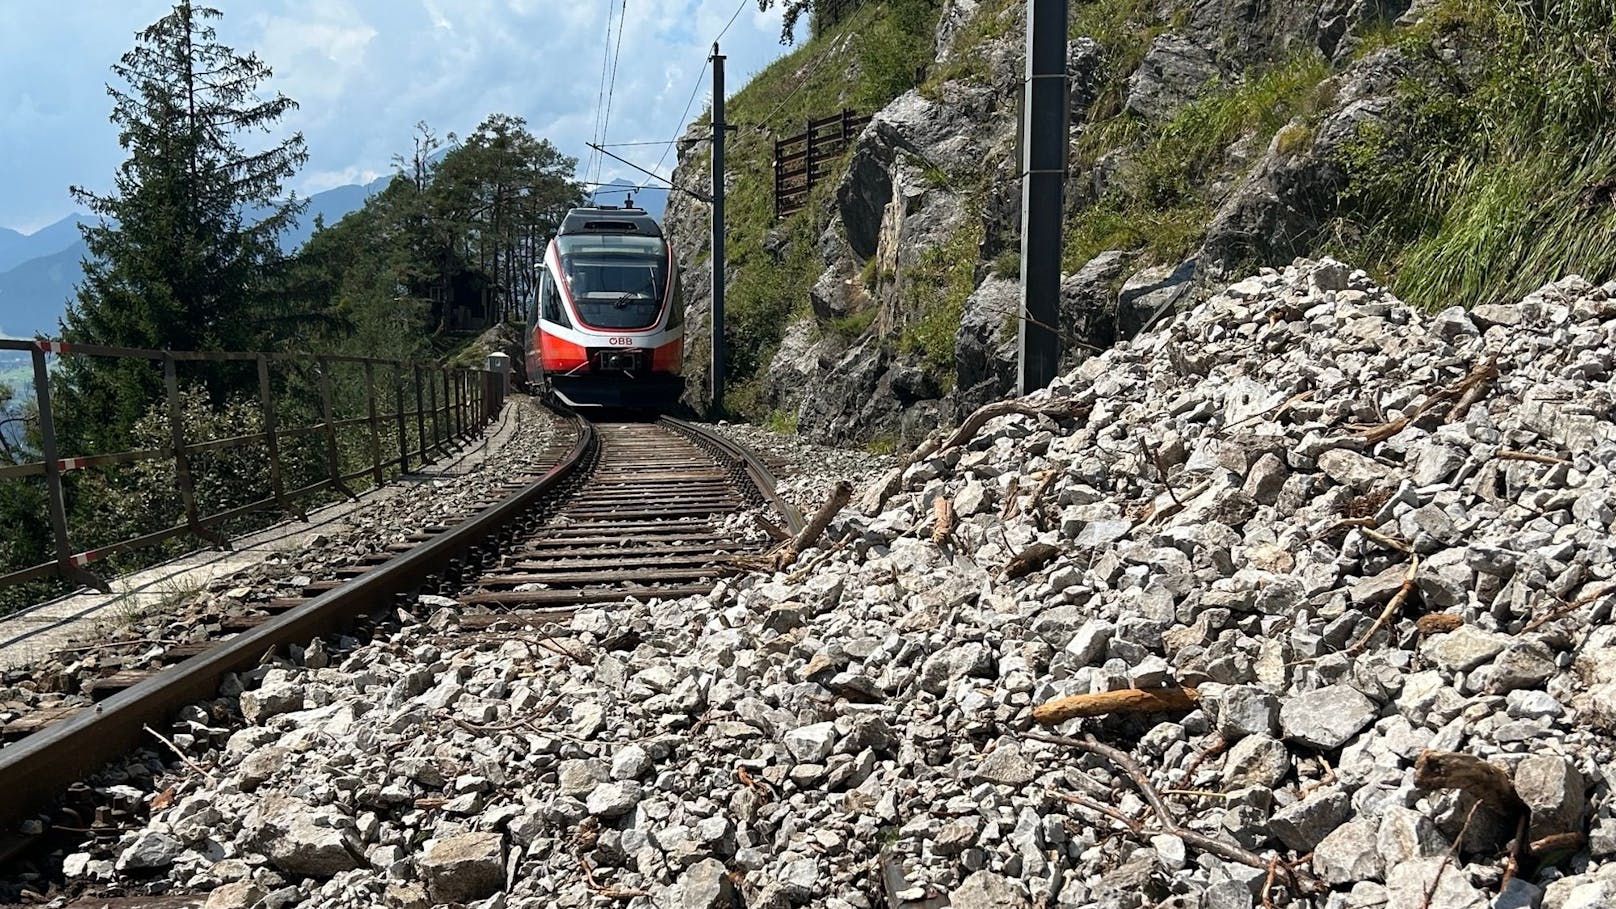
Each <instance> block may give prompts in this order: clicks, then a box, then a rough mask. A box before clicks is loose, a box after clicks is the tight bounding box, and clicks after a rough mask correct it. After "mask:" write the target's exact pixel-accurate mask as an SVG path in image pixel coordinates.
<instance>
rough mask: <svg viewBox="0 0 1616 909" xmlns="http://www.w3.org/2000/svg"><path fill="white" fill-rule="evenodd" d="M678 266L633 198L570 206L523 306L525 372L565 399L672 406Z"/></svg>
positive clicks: (678, 371)
mask: <svg viewBox="0 0 1616 909" xmlns="http://www.w3.org/2000/svg"><path fill="white" fill-rule="evenodd" d="M679 272H680V267H679V261H678V258H677V257H676V256H675V255H674V250H673V245H672V244H671V243H669V242H668V239H667V238H666V237H665V236H663V233H662V228H661V226H660V225H658V224H657V222H656V219H655V218H653V217H651V216H650V215H649V214H647V213H646V212H645V211H644V210H643V209H640V208H635V207H633V200H632V199H626V200H625V201H624V204H623V205H622V206H619V207H611V206H589V207H584V208H574V209H572V210H570V211H568V212H567V214H566V216H565V217H564V218H563V219H562V221H561V226H560V228H559V229H558V230H557V232H556V235H555V237H554V238H552V239H551V240H550V242H549V244H548V246H546V248H545V251H544V268H543V269H542V271H541V273H540V276H539V283H538V287H537V289H536V291H535V293H534V298H533V299H532V300H531V301H529V304H528V307H527V316H528V318H527V325H528V332H527V352H526V359H527V374H528V379H529V382H530V383H532V384H533V385H535V386H536V387H537V390H538V391H539V393H541V394H543V395H545V396H546V397H551V398H553V399H555V400H558V401H559V402H561V403H563V404H566V405H568V406H571V407H612V408H626V409H635V410H666V409H668V408H670V407H671V406H672V405H673V404H674V403H675V402H676V401H678V399H679V397H680V395H682V394H683V393H684V377H683V374H682V373H683V368H684V335H685V309H684V299H683V294H682V290H681V287H680V280H679Z"/></svg>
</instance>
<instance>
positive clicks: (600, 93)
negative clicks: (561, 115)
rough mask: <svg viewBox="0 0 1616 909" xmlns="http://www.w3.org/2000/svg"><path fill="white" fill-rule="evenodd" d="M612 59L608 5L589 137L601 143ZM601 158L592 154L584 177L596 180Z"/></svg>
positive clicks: (610, 14) (610, 19) (586, 164)
mask: <svg viewBox="0 0 1616 909" xmlns="http://www.w3.org/2000/svg"><path fill="white" fill-rule="evenodd" d="M611 58H612V7H611V4H610V3H608V4H607V5H606V38H605V40H603V41H601V43H600V87H599V88H598V89H597V90H596V91H595V127H594V129H593V130H591V131H590V134H589V137H590V139H591V140H593V141H595V142H599V141H601V135H600V117H601V114H602V113H603V112H604V111H605V107H606V66H607V64H608V63H609V62H610V61H611ZM599 160H600V156H599V155H597V154H594V153H591V154H590V156H589V160H588V161H587V162H585V164H584V176H586V177H589V178H590V179H594V176H595V170H596V168H597V164H598V162H599Z"/></svg>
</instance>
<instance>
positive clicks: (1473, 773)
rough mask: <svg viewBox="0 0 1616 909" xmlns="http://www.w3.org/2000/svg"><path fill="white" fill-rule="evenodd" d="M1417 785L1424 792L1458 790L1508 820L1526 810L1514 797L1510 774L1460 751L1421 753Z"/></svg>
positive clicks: (1415, 783) (1416, 778)
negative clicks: (1424, 790)
mask: <svg viewBox="0 0 1616 909" xmlns="http://www.w3.org/2000/svg"><path fill="white" fill-rule="evenodd" d="M1414 785H1415V786H1418V787H1419V788H1421V789H1458V790H1460V791H1461V792H1465V793H1468V794H1469V795H1471V796H1472V797H1474V798H1475V799H1476V800H1477V801H1478V802H1482V803H1484V804H1486V805H1487V807H1489V808H1492V809H1493V810H1495V811H1497V812H1498V813H1500V814H1502V815H1504V816H1505V817H1513V816H1514V815H1515V813H1516V812H1518V811H1522V810H1524V809H1525V807H1526V806H1525V805H1524V804H1522V803H1521V800H1520V797H1519V796H1517V795H1516V794H1515V783H1514V781H1513V780H1511V779H1510V776H1509V771H1508V770H1505V769H1504V768H1502V767H1500V766H1498V765H1497V764H1493V763H1489V762H1487V761H1484V760H1482V759H1481V758H1479V757H1476V756H1475V755H1473V754H1464V753H1462V752H1458V751H1431V750H1429V749H1427V750H1425V751H1421V752H1420V755H1419V757H1418V758H1415V760H1414Z"/></svg>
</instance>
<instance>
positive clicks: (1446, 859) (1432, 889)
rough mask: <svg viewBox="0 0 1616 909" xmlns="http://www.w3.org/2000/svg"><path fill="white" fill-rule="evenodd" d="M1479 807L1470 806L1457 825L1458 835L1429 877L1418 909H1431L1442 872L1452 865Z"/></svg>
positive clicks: (1476, 804) (1477, 804)
mask: <svg viewBox="0 0 1616 909" xmlns="http://www.w3.org/2000/svg"><path fill="white" fill-rule="evenodd" d="M1480 807H1481V803H1480V802H1477V803H1475V804H1474V805H1471V806H1470V811H1469V812H1468V813H1467V814H1465V819H1464V823H1463V824H1460V825H1459V835H1458V836H1456V837H1454V838H1453V845H1452V846H1451V847H1449V849H1448V854H1447V855H1444V856H1443V857H1442V864H1440V865H1438V866H1436V874H1435V875H1433V876H1432V877H1431V885H1430V886H1429V887H1426V888H1425V899H1423V900H1421V901H1420V909H1431V898H1432V897H1434V896H1436V888H1437V885H1438V884H1440V883H1442V872H1444V871H1447V870H1448V866H1449V865H1450V864H1452V863H1453V857H1454V856H1456V855H1458V854H1459V844H1460V843H1463V842H1464V838H1465V832H1466V831H1468V830H1469V829H1470V819H1471V818H1473V817H1475V816H1476V809H1477V808H1480Z"/></svg>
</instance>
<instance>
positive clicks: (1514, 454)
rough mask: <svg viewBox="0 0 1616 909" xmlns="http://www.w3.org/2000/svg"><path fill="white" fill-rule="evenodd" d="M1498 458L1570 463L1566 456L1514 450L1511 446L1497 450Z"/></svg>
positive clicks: (1542, 462)
mask: <svg viewBox="0 0 1616 909" xmlns="http://www.w3.org/2000/svg"><path fill="white" fill-rule="evenodd" d="M1498 460H1500V461H1532V462H1535V463H1538V464H1554V465H1559V464H1570V463H1571V461H1570V459H1568V458H1559V457H1555V456H1554V455H1546V454H1537V453H1535V452H1530V451H1516V450H1514V449H1513V448H1505V449H1503V450H1501V451H1499V452H1498Z"/></svg>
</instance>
